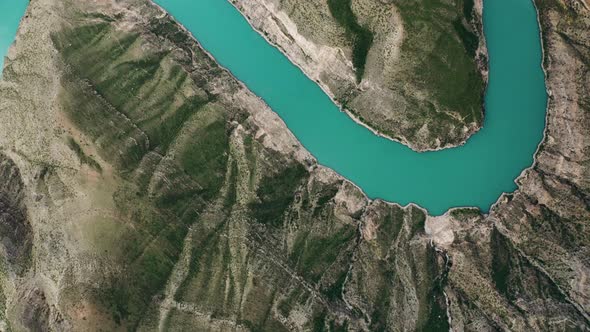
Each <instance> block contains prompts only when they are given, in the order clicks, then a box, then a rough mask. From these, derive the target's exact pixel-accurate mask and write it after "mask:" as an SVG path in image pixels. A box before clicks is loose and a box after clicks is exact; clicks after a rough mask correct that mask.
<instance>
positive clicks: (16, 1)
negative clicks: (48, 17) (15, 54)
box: [0, 0, 29, 76]
mask: <svg viewBox="0 0 590 332" xmlns="http://www.w3.org/2000/svg"><path fill="white" fill-rule="evenodd" d="M28 4H29V1H28V0H0V56H1V57H0V68H3V66H4V56H5V55H6V53H7V52H8V48H9V47H10V44H12V42H13V41H14V36H15V35H16V30H17V29H18V24H19V22H20V19H21V18H22V17H23V14H24V12H25V9H26V8H27V5H28ZM1 75H2V72H1V71H0V76H1Z"/></svg>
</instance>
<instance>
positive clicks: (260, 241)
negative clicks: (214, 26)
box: [0, 0, 590, 331]
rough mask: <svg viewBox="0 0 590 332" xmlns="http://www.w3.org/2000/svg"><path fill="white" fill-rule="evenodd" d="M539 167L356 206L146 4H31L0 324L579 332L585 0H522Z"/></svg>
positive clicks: (21, 46) (7, 157) (3, 247)
mask: <svg viewBox="0 0 590 332" xmlns="http://www.w3.org/2000/svg"><path fill="white" fill-rule="evenodd" d="M538 6H539V11H540V20H541V23H542V28H543V29H542V30H543V41H544V45H545V66H546V69H547V82H548V87H549V89H550V92H551V99H550V103H549V110H548V117H547V130H546V137H545V140H544V142H543V144H542V146H541V147H540V149H539V152H538V153H537V159H536V163H535V165H534V166H533V167H532V168H531V169H529V170H527V171H526V172H525V173H524V174H523V175H522V176H521V177H520V178H519V190H518V191H517V192H515V193H514V194H509V195H504V196H503V197H501V198H500V200H499V201H498V203H497V204H496V205H495V206H494V208H493V209H492V211H491V213H490V214H489V215H487V216H483V215H481V214H480V213H479V212H478V211H477V210H473V209H460V210H452V211H450V212H449V213H447V214H446V215H445V216H443V217H438V218H432V217H429V216H427V215H426V214H425V212H424V211H423V210H422V209H420V208H419V207H416V206H407V207H400V206H398V205H395V204H391V203H386V202H383V201H369V200H368V199H367V198H366V197H365V196H364V195H363V193H362V192H361V191H360V190H359V189H358V188H357V187H355V186H354V185H353V184H351V183H350V182H348V181H346V180H345V179H343V178H341V177H340V176H338V175H337V174H336V173H334V172H333V171H331V170H330V169H327V168H324V167H322V166H321V165H318V164H317V163H316V161H315V160H314V159H313V157H312V156H311V155H310V154H309V153H308V152H307V151H305V150H304V149H303V148H302V147H301V145H300V144H299V143H298V142H297V140H296V139H295V138H294V137H293V136H292V135H291V134H290V132H289V131H288V129H287V128H286V127H285V125H284V123H282V121H281V120H280V119H279V118H278V116H276V115H275V114H274V113H273V112H272V111H271V110H270V109H269V108H268V107H267V106H265V105H264V104H263V102H262V101H261V100H260V99H258V98H257V97H256V96H254V95H253V94H252V93H251V92H249V91H248V90H247V89H246V87H244V86H243V85H242V84H240V83H239V82H238V81H236V80H235V79H234V78H233V77H232V76H231V75H230V74H229V73H228V72H227V71H225V70H224V69H222V68H220V67H219V66H218V65H217V64H216V63H215V62H214V61H213V60H212V59H211V58H210V57H209V56H208V55H207V54H206V52H204V51H203V50H202V49H201V48H200V47H199V45H198V44H197V43H196V41H194V40H193V39H192V38H190V36H189V35H188V34H187V33H186V32H185V31H183V30H182V28H181V27H180V26H179V25H177V24H176V23H175V22H174V21H173V20H172V19H171V18H170V17H169V16H167V15H166V14H165V13H163V12H162V11H160V10H159V9H158V8H157V7H155V6H153V5H152V4H151V3H150V2H148V1H146V0H129V1H119V2H111V1H90V0H88V1H63V0H59V1H58V0H33V1H31V4H30V5H29V8H28V10H27V13H26V15H25V18H24V19H23V22H22V24H21V27H20V29H19V33H18V36H17V39H16V42H15V44H14V46H13V47H12V49H11V51H10V52H9V55H8V58H7V60H6V66H5V68H4V76H3V77H4V80H3V81H2V82H0V127H1V128H0V147H1V151H0V181H1V183H2V184H3V185H2V186H0V232H1V233H0V234H1V238H2V241H1V242H0V251H1V252H2V255H1V257H2V260H1V267H2V268H1V269H0V272H1V273H0V282H1V286H2V287H1V290H2V291H1V294H0V309H2V310H1V311H0V319H1V324H0V329H2V330H7V331H8V330H10V331H23V330H33V331H46V330H58V331H63V330H73V331H88V330H96V331H98V330H108V331H111V330H142V331H143V330H145V331H151V330H171V331H178V330H197V331H201V330H211V331H236V330H238V331H242V330H244V331H251V330H265V331H304V330H305V331H310V330H311V331H358V330H367V331H368V330H371V331H384V330H385V331H402V330H435V331H439V330H448V329H450V328H452V329H453V330H455V331H462V330H464V331H472V330H473V331H475V330H476V331H487V330H513V331H530V330H582V331H583V330H588V329H589V328H590V320H589V317H588V316H589V311H590V293H589V289H590V287H589V285H588V273H589V271H590V261H588V257H590V256H589V255H588V254H589V252H588V250H589V249H588V248H589V242H590V231H589V230H588V220H590V198H589V197H590V196H589V193H590V183H589V182H588V179H590V176H588V175H589V171H588V169H589V167H590V165H589V164H588V155H589V154H590V150H589V148H588V146H590V142H589V140H590V138H589V137H588V135H587V133H588V128H589V126H590V121H589V119H588V114H589V113H588V110H589V109H590V100H589V99H588V98H589V96H588V91H589V87H590V79H589V76H588V64H589V61H588V59H589V55H590V40H589V38H590V36H589V35H588V31H589V30H590V29H588V28H589V25H590V13H589V11H588V10H586V9H585V7H584V6H583V5H581V3H576V2H561V1H560V0H553V1H551V2H547V1H538Z"/></svg>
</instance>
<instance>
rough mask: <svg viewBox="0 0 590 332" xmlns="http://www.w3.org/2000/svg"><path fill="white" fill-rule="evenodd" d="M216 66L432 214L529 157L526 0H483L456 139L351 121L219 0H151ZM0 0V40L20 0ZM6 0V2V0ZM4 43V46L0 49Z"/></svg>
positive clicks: (541, 94) (392, 197)
mask: <svg viewBox="0 0 590 332" xmlns="http://www.w3.org/2000/svg"><path fill="white" fill-rule="evenodd" d="M156 2H157V3H158V4H160V5H161V6H162V7H164V8H165V9H166V10H168V11H169V12H170V13H171V14H172V15H173V16H174V17H175V18H176V19H177V20H179V22H181V23H182V24H183V25H184V26H185V27H187V28H188V29H189V30H190V31H191V32H192V33H193V34H194V36H195V37H196V38H197V39H198V40H199V42H200V43H201V44H202V45H203V47H204V48H205V49H207V50H208V51H209V52H210V53H211V54H212V55H213V56H214V57H215V58H216V59H217V61H219V62H220V63H221V64H222V65H223V66H224V67H226V68H228V69H229V70H230V71H231V72H232V73H233V74H234V75H235V76H236V77H237V78H238V79H240V80H241V81H243V82H244V83H245V84H246V85H247V86H248V87H249V88H250V89H251V90H252V91H254V93H256V94H257V95H258V96H260V97H262V98H263V99H264V100H265V101H266V103H268V105H269V106H270V107H271V108H272V109H273V110H274V111H275V112H277V113H278V114H279V115H280V116H281V118H282V119H283V120H284V121H285V123H286V124H287V126H288V127H289V129H290V130H291V131H292V132H293V133H294V134H295V136H296V137H297V138H298V139H299V140H300V141H301V143H302V144H303V145H304V146H305V147H306V148H307V149H308V150H309V151H310V152H311V153H312V154H313V155H314V156H315V157H316V158H317V159H318V161H319V162H320V163H321V164H323V165H326V166H328V167H331V168H333V169H334V170H336V171H337V172H339V173H340V174H342V175H343V176H344V177H346V178H348V179H349V180H351V181H352V182H354V183H356V184H357V185H359V186H360V187H361V188H362V189H363V190H364V191H365V193H366V194H367V195H368V196H369V197H371V198H382V199H385V200H388V201H392V202H397V203H400V204H403V205H405V204H407V203H410V202H413V203H416V204H418V205H420V206H422V207H425V208H426V209H428V211H429V213H431V214H433V215H440V214H442V213H444V212H445V211H446V210H447V209H449V208H451V207H457V206H477V207H479V208H480V209H481V210H483V211H488V210H489V207H490V206H491V204H493V203H494V202H495V201H496V200H497V199H498V197H499V195H500V194H501V193H502V192H505V191H508V192H509V191H513V190H514V189H515V188H516V185H515V183H514V179H515V178H516V177H517V176H518V175H519V174H520V173H521V171H522V170H523V169H524V168H526V167H528V166H530V165H531V164H532V161H533V154H534V152H535V150H536V147H537V144H538V143H539V142H540V140H541V139H542V134H543V127H544V120H545V109H546V101H547V96H546V92H545V82H544V76H543V71H542V68H541V44H540V38H539V30H538V29H539V28H538V25H537V21H536V12H535V10H534V7H533V4H532V3H531V1H530V0H485V1H484V26H485V36H486V39H487V43H488V49H489V58H490V64H489V67H490V80H489V86H488V90H487V93H486V99H485V108H486V118H485V124H484V128H483V129H482V130H481V131H480V132H479V133H477V134H476V135H474V136H473V137H472V138H470V139H469V140H468V142H467V143H466V144H465V145H464V146H461V147H457V148H453V149H446V150H443V151H437V152H427V153H416V152H414V151H412V150H410V149H409V148H407V147H406V146H404V145H402V144H399V143H396V142H393V141H390V140H387V139H384V138H381V137H378V136H376V135H374V134H372V133H371V132H370V131H369V130H367V129H365V128H364V127H362V126H360V125H358V124H356V123H355V122H354V121H352V119H350V118H349V117H348V116H347V115H346V114H344V113H342V112H340V111H339V109H338V108H337V107H336V106H335V105H334V104H333V103H332V101H331V100H330V99H329V97H328V96H326V95H325V94H324V92H323V91H322V90H321V89H320V88H319V87H318V86H317V85H316V84H315V83H314V82H313V81H311V80H310V79H308V78H307V77H306V76H305V75H304V74H303V73H302V72H301V71H300V70H299V69H298V68H297V67H295V66H294V65H293V64H291V63H290V62H289V60H288V59H287V58H286V57H285V56H284V55H283V54H281V53H280V52H279V51H278V50H277V49H276V48H274V47H272V46H271V45H269V44H268V43H267V42H266V41H265V40H264V39H263V38H262V37H261V36H260V35H258V33H256V32H255V31H254V30H252V28H251V27H250V26H249V24H248V23H247V22H246V20H245V19H244V18H243V17H242V16H241V15H240V13H239V12H238V11H237V10H236V9H235V8H233V7H232V6H231V4H230V3H229V2H228V1H227V0H156ZM24 3H25V1H23V0H20V1H16V2H14V1H12V0H11V1H7V0H0V4H1V5H0V15H1V17H2V20H1V21H0V26H2V29H6V30H2V31H4V33H8V34H9V37H10V38H6V35H2V36H1V37H2V38H1V39H0V42H1V43H2V44H0V45H2V47H4V48H5V45H8V42H9V41H11V40H12V39H13V37H14V33H13V32H14V31H16V25H17V22H18V18H20V17H21V15H22V10H21V4H24ZM9 4H10V5H9ZM3 50H4V49H3Z"/></svg>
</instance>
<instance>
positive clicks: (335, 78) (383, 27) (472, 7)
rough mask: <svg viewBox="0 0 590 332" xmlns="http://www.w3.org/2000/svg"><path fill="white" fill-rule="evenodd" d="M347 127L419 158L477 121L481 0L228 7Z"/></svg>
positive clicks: (270, 0)
mask: <svg viewBox="0 0 590 332" xmlns="http://www.w3.org/2000/svg"><path fill="white" fill-rule="evenodd" d="M231 2H232V3H233V4H234V5H235V7H236V8H238V9H239V10H240V11H241V12H242V13H243V15H244V16H245V17H246V18H247V19H248V20H249V22H250V24H251V25H252V26H253V27H254V28H255V29H257V30H258V31H259V32H260V33H261V34H262V35H263V36H265V38H267V39H268V40H269V41H270V42H271V43H273V44H274V45H276V46H277V47H278V48H279V49H280V50H281V51H282V52H283V53H285V55H287V56H288V57H289V58H290V59H291V61H292V62H293V63H295V64H296V65H298V66H299V67H301V68H302V70H303V71H304V72H305V73H306V74H307V75H308V76H309V77H310V78H311V79H313V80H314V81H316V82H318V84H320V86H321V87H322V88H323V89H324V90H325V91H326V92H327V93H328V95H330V96H331V97H332V98H333V99H334V100H335V101H336V102H337V103H338V104H339V105H340V106H341V107H342V109H343V110H344V111H346V112H347V113H348V114H349V115H350V116H351V117H352V118H353V119H355V121H357V122H359V123H361V124H363V125H365V126H367V127H368V128H370V129H372V130H373V131H375V132H376V133H378V134H380V135H383V136H385V137H389V138H391V139H394V140H397V141H400V142H402V143H404V144H406V145H408V146H410V147H411V148H412V149H415V150H419V151H423V150H432V149H438V148H443V147H449V146H456V145H459V144H462V143H463V142H464V141H465V140H466V139H467V138H468V137H469V136H470V135H471V134H473V133H474V132H476V131H477V130H478V129H479V128H480V127H481V125H482V123H483V92H484V88H485V84H486V83H487V51H486V48H485V41H484V38H483V29H482V3H481V0H477V1H473V0H465V1H463V0H453V1H438V0H437V1H430V2H429V3H428V4H425V3H424V1H398V0H388V1H377V0H320V1H305V2H301V1H294V0H231Z"/></svg>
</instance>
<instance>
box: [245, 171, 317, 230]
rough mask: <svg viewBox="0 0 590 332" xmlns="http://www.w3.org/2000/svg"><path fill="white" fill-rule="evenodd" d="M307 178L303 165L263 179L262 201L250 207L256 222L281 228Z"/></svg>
mask: <svg viewBox="0 0 590 332" xmlns="http://www.w3.org/2000/svg"><path fill="white" fill-rule="evenodd" d="M306 176H308V173H307V171H306V170H305V167H303V165H301V164H292V165H289V166H287V167H286V168H285V169H283V170H282V171H281V172H280V173H278V174H275V175H270V176H267V177H265V178H263V179H262V180H261V183H260V186H259V188H258V191H257V194H258V198H259V199H260V201H259V202H256V203H252V204H250V206H249V208H250V210H252V213H253V215H254V217H255V218H256V220H257V221H258V222H261V223H264V224H269V225H272V226H281V225H282V223H283V214H284V213H285V211H286V210H287V208H288V207H289V205H290V204H291V202H292V201H293V198H294V192H295V188H297V187H298V186H299V185H300V184H301V182H302V180H303V179H304V177H306Z"/></svg>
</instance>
